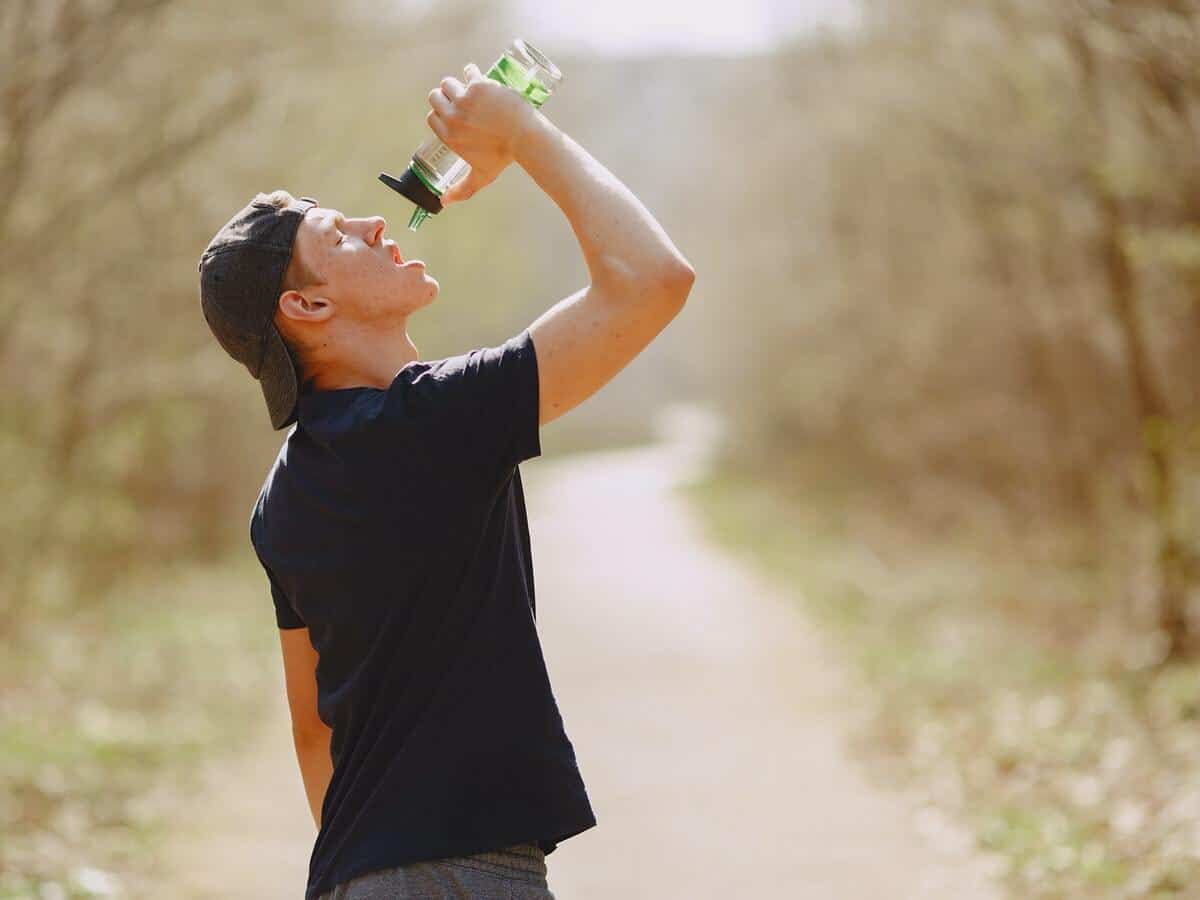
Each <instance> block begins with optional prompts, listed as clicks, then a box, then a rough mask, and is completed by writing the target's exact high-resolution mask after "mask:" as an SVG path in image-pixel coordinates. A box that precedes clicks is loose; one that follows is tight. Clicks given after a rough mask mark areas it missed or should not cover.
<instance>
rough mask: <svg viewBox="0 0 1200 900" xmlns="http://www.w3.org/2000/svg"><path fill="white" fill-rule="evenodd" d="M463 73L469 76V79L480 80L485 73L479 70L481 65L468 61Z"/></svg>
mask: <svg viewBox="0 0 1200 900" xmlns="http://www.w3.org/2000/svg"><path fill="white" fill-rule="evenodd" d="M463 73H464V74H465V75H466V76H467V81H479V80H480V79H481V78H483V73H482V72H480V71H479V66H477V65H475V63H467V65H466V67H465V68H464V69H463Z"/></svg>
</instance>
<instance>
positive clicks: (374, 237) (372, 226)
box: [366, 216, 387, 244]
mask: <svg viewBox="0 0 1200 900" xmlns="http://www.w3.org/2000/svg"><path fill="white" fill-rule="evenodd" d="M386 230H387V220H386V219H384V217H383V216H371V218H369V219H367V220H366V233H367V243H369V244H375V243H378V242H379V239H380V238H381V237H383V233H384V231H386Z"/></svg>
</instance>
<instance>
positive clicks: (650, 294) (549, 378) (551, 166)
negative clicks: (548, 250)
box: [514, 111, 696, 425]
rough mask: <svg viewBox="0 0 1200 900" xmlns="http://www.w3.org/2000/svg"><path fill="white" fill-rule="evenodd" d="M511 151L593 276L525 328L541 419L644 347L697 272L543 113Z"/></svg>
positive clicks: (581, 396)
mask: <svg viewBox="0 0 1200 900" xmlns="http://www.w3.org/2000/svg"><path fill="white" fill-rule="evenodd" d="M514 155H515V159H516V162H517V164H518V165H520V166H521V167H522V168H523V169H524V170H525V171H526V172H528V173H529V176H530V177H531V178H532V179H533V180H534V181H535V182H536V183H537V185H538V186H539V187H540V188H541V189H542V190H543V191H545V192H546V194H547V196H549V197H550V199H552V200H553V201H554V202H555V203H556V204H557V205H558V207H559V209H561V210H562V211H563V214H564V215H565V216H566V217H567V221H568V222H570V224H571V228H572V230H573V231H574V232H575V238H576V240H577V241H578V242H579V247H580V249H581V250H582V251H583V257H584V260H585V261H586V263H587V267H588V273H589V276H590V281H591V283H590V284H589V285H588V286H587V287H585V288H583V289H582V290H580V291H578V292H577V293H575V294H572V295H571V296H569V297H566V298H565V299H563V300H561V301H559V302H558V303H557V304H555V305H554V306H553V307H551V308H550V309H548V310H547V311H546V312H544V313H543V314H542V315H541V316H539V317H538V318H537V319H536V320H535V321H534V322H533V324H532V325H531V326H530V334H531V336H532V338H533V343H534V347H535V348H536V350H537V357H538V381H539V388H540V402H539V406H540V410H539V422H540V424H542V425H545V424H546V423H547V422H550V421H553V420H554V419H556V418H558V417H559V416H561V415H563V414H564V413H565V412H567V411H568V410H570V409H572V408H574V407H575V406H578V405H579V404H580V403H582V402H583V401H584V400H586V399H587V398H588V397H590V396H591V395H592V394H594V393H595V392H596V391H598V390H599V389H600V388H601V387H603V386H604V385H605V384H606V383H608V381H610V380H611V379H612V378H613V377H614V376H615V375H616V374H617V373H618V372H620V371H621V370H622V369H623V368H625V366H626V365H628V364H629V363H630V362H631V361H632V360H633V358H634V357H636V356H637V355H638V354H639V353H641V352H642V350H644V349H645V348H646V346H647V345H648V344H649V343H650V342H651V341H652V340H653V339H654V338H655V337H656V336H657V335H658V334H659V333H660V332H661V331H662V330H663V329H664V328H665V327H666V325H667V323H668V322H670V321H671V319H673V318H674V317H675V315H676V314H677V313H678V312H679V310H680V309H681V308H682V307H683V303H684V300H685V299H686V298H687V295H688V292H689V291H690V290H691V287H692V283H693V282H694V281H695V279H696V273H695V271H694V270H693V269H692V267H691V265H690V264H689V263H688V261H687V259H685V258H684V256H683V254H682V253H680V252H679V250H678V248H676V246H675V245H674V244H673V243H672V242H671V239H670V238H669V237H668V236H667V233H666V232H665V231H664V230H663V228H662V226H661V225H659V223H658V221H657V220H656V219H655V218H654V216H652V215H651V214H650V211H649V210H647V209H646V207H645V206H644V205H643V204H642V202H641V201H640V200H638V198H637V197H635V196H634V195H633V192H632V191H630V190H629V188H627V187H626V186H625V185H624V184H622V183H621V181H620V180H618V179H617V177H616V176H615V175H613V174H612V173H611V172H610V171H608V169H606V168H605V167H604V166H602V165H601V164H600V163H599V162H597V161H596V159H595V158H594V157H592V156H591V154H589V153H588V152H587V151H586V150H584V149H583V147H581V146H580V145H579V144H578V143H576V142H575V141H574V140H573V139H572V138H571V137H570V136H569V135H567V134H565V133H564V132H562V131H561V130H559V129H558V128H557V127H556V126H555V125H554V124H553V123H552V122H551V121H550V120H549V119H547V118H546V117H545V115H543V114H542V113H541V112H540V111H537V112H535V115H534V117H533V119H532V121H531V123H530V125H529V127H528V129H527V130H525V131H524V132H523V133H522V135H521V137H520V139H519V141H518V143H517V145H516V149H515V154H514Z"/></svg>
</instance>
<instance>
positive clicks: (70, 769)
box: [0, 554, 278, 898]
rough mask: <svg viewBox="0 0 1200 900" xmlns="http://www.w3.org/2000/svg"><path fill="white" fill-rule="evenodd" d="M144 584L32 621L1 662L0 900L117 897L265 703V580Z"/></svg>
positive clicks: (165, 574)
mask: <svg viewBox="0 0 1200 900" xmlns="http://www.w3.org/2000/svg"><path fill="white" fill-rule="evenodd" d="M251 562H252V561H248V560H246V559H245V558H244V554H239V556H238V558H237V559H236V560H235V561H233V562H227V563H226V564H222V563H221V562H220V561H218V562H217V563H216V564H213V563H207V564H194V565H181V566H174V567H170V568H160V569H159V570H157V571H155V572H152V573H151V572H142V573H140V574H138V575H136V576H131V577H130V578H128V579H126V580H124V581H123V582H122V583H121V584H120V586H119V587H118V588H116V589H114V590H112V591H110V592H109V593H108V594H107V595H106V596H104V597H97V598H88V599H89V602H88V604H87V606H86V608H85V609H83V610H81V611H75V612H72V613H65V612H56V613H47V614H44V615H43V616H42V617H41V618H40V619H39V621H38V622H37V627H36V628H35V629H32V631H31V635H32V638H31V639H30V640H29V641H28V642H27V643H26V644H25V645H24V646H23V647H22V648H21V652H19V653H9V654H5V655H4V657H3V659H2V660H0V682H2V683H4V684H6V685H10V686H17V685H19V690H18V689H9V690H7V691H5V692H4V694H3V700H2V709H3V718H4V722H5V726H4V728H3V730H2V731H0V780H3V781H4V783H5V785H6V789H5V791H4V792H3V796H2V798H0V834H2V835H3V838H2V839H0V898H17V897H38V898H41V897H55V898H80V897H127V896H134V895H137V894H138V893H139V892H141V891H143V890H145V891H146V892H147V893H149V894H150V895H153V893H154V891H153V889H152V885H150V884H149V883H148V881H147V880H146V879H147V878H148V877H149V872H150V871H151V870H150V868H149V866H150V865H151V864H152V863H151V861H152V860H153V859H154V858H155V857H156V855H157V848H158V847H160V846H161V844H162V841H163V840H164V839H165V838H166V836H167V834H168V832H169V830H170V827H171V824H172V822H173V821H174V820H176V819H177V817H178V816H179V815H180V809H181V803H182V802H186V799H185V798H186V797H187V796H189V794H190V793H191V792H193V791H194V790H195V789H196V788H197V787H198V786H199V784H200V782H199V780H198V779H197V778H196V777H195V776H196V775H197V774H198V771H197V770H198V764H199V763H200V762H201V761H202V760H205V759H209V758H212V757H214V756H217V757H219V756H221V755H222V754H224V753H230V754H233V753H237V752H238V751H239V749H240V748H242V747H244V746H245V745H246V743H247V742H249V741H251V740H252V739H253V737H254V734H255V730H254V722H255V721H256V720H257V719H258V718H259V716H260V714H261V712H262V710H263V709H264V708H265V706H264V705H265V704H266V703H270V702H276V700H277V698H275V697H274V696H268V694H267V692H265V691H263V689H262V685H263V684H264V683H270V677H269V676H270V675H271V672H270V669H269V667H270V666H273V665H277V660H276V657H277V654H278V648H277V646H275V644H273V643H272V641H274V640H275V633H274V628H273V619H272V618H271V612H270V610H271V605H270V599H269V597H268V596H267V595H266V594H265V590H266V584H265V580H263V578H262V575H261V572H260V571H258V570H256V569H254V568H253V566H252V565H251V564H250V563H251Z"/></svg>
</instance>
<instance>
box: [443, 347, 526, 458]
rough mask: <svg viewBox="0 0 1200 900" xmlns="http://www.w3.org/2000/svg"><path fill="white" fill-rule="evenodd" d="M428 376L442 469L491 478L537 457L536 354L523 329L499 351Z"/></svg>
mask: <svg viewBox="0 0 1200 900" xmlns="http://www.w3.org/2000/svg"><path fill="white" fill-rule="evenodd" d="M430 374H432V375H433V376H434V384H435V385H436V390H435V393H434V396H433V397H431V398H430V399H431V402H432V403H433V405H434V406H435V407H436V409H437V411H436V416H435V417H436V419H437V421H438V422H440V423H441V425H442V428H441V441H440V446H439V447H438V448H437V452H438V453H439V454H440V455H441V456H442V459H443V461H444V462H445V463H447V464H448V465H450V466H452V467H455V468H457V469H458V470H460V471H471V472H477V473H480V474H483V475H486V476H489V477H490V476H492V475H495V474H499V473H501V472H504V471H506V470H510V469H512V468H513V467H515V466H516V465H517V464H518V463H521V462H524V461H525V460H527V459H532V458H534V457H536V456H540V455H541V452H542V448H541V442H540V435H539V433H538V418H539V416H538V368H537V354H536V353H535V351H534V346H533V338H532V336H531V335H530V333H529V329H528V328H526V329H525V330H524V331H522V332H520V333H519V334H517V335H514V336H513V337H511V338H509V339H508V340H507V341H505V342H504V343H503V344H500V345H499V346H496V347H483V348H480V349H478V350H472V351H470V352H469V353H465V354H461V355H459V356H453V357H449V358H448V359H445V360H442V361H441V362H440V363H439V364H438V365H437V367H436V369H435V370H433V371H431V373H430Z"/></svg>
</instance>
